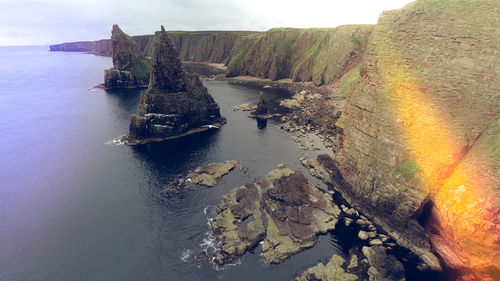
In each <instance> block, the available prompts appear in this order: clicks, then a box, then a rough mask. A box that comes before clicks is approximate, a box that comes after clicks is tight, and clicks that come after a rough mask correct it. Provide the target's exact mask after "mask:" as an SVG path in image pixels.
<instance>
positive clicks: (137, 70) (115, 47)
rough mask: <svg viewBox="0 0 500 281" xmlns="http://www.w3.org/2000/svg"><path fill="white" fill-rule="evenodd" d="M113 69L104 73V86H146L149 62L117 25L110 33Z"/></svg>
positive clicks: (109, 87)
mask: <svg viewBox="0 0 500 281" xmlns="http://www.w3.org/2000/svg"><path fill="white" fill-rule="evenodd" d="M111 53H112V56H113V68H111V69H108V70H106V71H105V72H104V86H105V88H107V89H112V88H133V87H143V86H147V85H148V82H149V73H150V72H151V62H150V61H149V60H148V59H147V58H146V57H144V56H143V55H142V54H141V51H140V50H139V47H138V46H137V43H136V42H135V40H134V39H133V38H132V37H130V36H128V35H127V34H125V32H123V31H122V30H121V29H120V27H118V25H116V24H115V25H113V30H112V31H111Z"/></svg>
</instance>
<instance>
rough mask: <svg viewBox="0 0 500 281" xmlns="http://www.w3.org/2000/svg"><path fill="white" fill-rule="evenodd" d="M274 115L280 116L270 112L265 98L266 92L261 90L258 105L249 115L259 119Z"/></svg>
mask: <svg viewBox="0 0 500 281" xmlns="http://www.w3.org/2000/svg"><path fill="white" fill-rule="evenodd" d="M274 116H279V114H271V113H269V112H268V110H267V103H266V100H265V99H264V92H262V91H261V92H260V96H259V102H258V103H257V107H256V108H255V110H254V111H252V112H250V114H249V115H248V117H250V118H256V119H258V120H259V119H261V120H264V119H269V118H272V117H274Z"/></svg>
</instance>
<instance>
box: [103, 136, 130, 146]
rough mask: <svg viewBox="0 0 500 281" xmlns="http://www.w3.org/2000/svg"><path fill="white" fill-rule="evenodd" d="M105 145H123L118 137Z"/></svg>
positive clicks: (122, 141)
mask: <svg viewBox="0 0 500 281" xmlns="http://www.w3.org/2000/svg"><path fill="white" fill-rule="evenodd" d="M104 144H105V145H124V144H125V141H124V140H123V137H121V136H119V137H116V138H114V139H110V140H109V141H107V142H105V143H104Z"/></svg>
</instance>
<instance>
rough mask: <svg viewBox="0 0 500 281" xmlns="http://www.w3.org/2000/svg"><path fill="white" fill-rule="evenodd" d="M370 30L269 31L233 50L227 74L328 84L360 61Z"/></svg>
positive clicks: (356, 27) (351, 27) (353, 27)
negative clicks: (234, 53) (233, 53)
mask: <svg viewBox="0 0 500 281" xmlns="http://www.w3.org/2000/svg"><path fill="white" fill-rule="evenodd" d="M372 29H373V26H372V25H346V26H340V27H337V28H325V29H295V28H276V29H271V30H269V31H267V32H266V33H265V34H263V35H261V36H259V37H257V38H253V40H249V42H247V43H246V44H244V46H241V47H242V48H241V49H240V50H237V54H236V55H234V57H233V58H232V59H231V61H230V62H229V64H228V70H227V75H228V76H238V75H249V76H256V77H261V78H269V79H272V80H277V79H282V78H291V79H293V81H312V82H314V84H316V85H322V84H330V83H332V82H334V81H336V80H337V79H338V78H340V77H341V76H342V75H343V74H345V73H346V72H347V71H349V70H350V69H351V68H352V67H353V66H355V65H356V64H357V63H358V62H360V61H361V60H362V58H363V49H364V46H365V44H366V42H367V39H368V38H369V36H370V34H371V31H372ZM247 40H248V39H247Z"/></svg>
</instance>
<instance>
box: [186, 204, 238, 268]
mask: <svg viewBox="0 0 500 281" xmlns="http://www.w3.org/2000/svg"><path fill="white" fill-rule="evenodd" d="M208 208H210V206H207V207H205V208H204V209H203V214H204V215H205V218H206V219H207V225H208V228H209V230H208V231H206V232H205V237H204V238H203V239H202V241H201V243H200V244H199V246H200V249H196V250H197V251H195V250H193V249H186V250H184V251H183V252H182V254H181V256H180V257H179V258H180V260H181V261H182V262H184V263H185V262H187V261H188V260H189V258H190V257H192V256H193V253H195V252H200V250H201V252H202V253H205V254H206V255H207V257H208V258H209V259H208V260H209V263H210V264H211V265H212V266H213V268H214V269H215V270H217V271H221V270H224V269H226V268H227V267H230V266H237V265H240V264H241V260H240V259H237V260H235V261H234V262H232V263H227V264H225V265H223V266H220V265H218V264H217V263H216V262H215V258H214V253H215V252H217V251H218V250H220V247H221V246H222V242H221V241H218V240H217V238H215V233H214V232H213V231H212V228H211V225H212V222H213V220H214V219H213V218H211V217H209V216H208Z"/></svg>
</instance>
